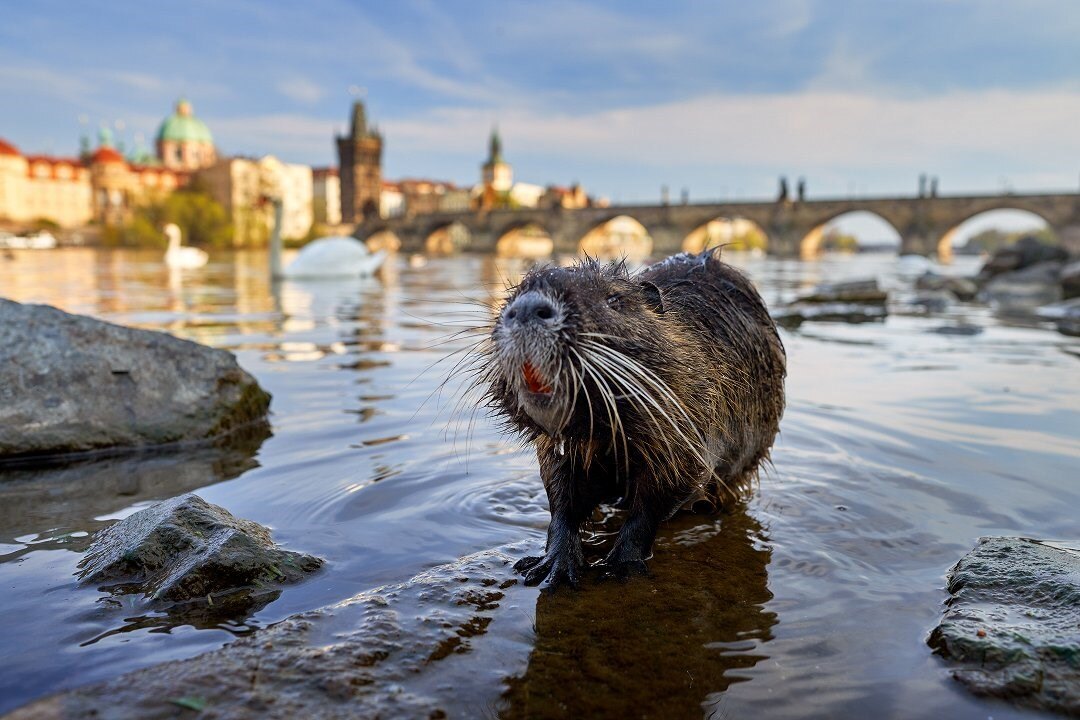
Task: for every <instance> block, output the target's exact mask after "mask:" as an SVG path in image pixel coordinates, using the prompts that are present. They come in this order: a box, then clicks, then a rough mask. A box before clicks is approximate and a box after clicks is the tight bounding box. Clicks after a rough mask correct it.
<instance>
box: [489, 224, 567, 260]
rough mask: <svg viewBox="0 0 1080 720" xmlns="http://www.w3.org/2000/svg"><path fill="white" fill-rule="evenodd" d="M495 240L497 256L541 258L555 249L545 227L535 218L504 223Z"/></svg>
mask: <svg viewBox="0 0 1080 720" xmlns="http://www.w3.org/2000/svg"><path fill="white" fill-rule="evenodd" d="M496 237H497V239H496V240H495V255H497V256H498V257H516V258H543V257H548V256H550V255H551V253H552V252H553V251H554V249H555V242H554V241H553V240H552V239H551V234H550V233H549V232H548V230H547V228H546V227H544V226H543V225H542V224H541V223H538V222H536V221H535V220H523V221H521V222H512V223H509V224H507V225H504V226H503V227H502V229H500V230H499V234H498V235H497V236H496Z"/></svg>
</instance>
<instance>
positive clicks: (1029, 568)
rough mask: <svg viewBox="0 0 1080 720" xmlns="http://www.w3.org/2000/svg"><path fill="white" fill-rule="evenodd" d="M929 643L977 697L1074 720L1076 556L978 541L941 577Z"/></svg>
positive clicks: (1078, 612)
mask: <svg viewBox="0 0 1080 720" xmlns="http://www.w3.org/2000/svg"><path fill="white" fill-rule="evenodd" d="M948 590H949V593H950V594H951V597H950V598H949V601H948V610H947V611H946V612H945V616H944V618H943V619H942V621H941V624H939V625H938V626H937V628H936V629H935V630H934V631H933V632H932V633H931V635H930V638H929V640H928V643H929V644H930V646H931V647H933V648H934V650H935V652H937V653H938V654H940V655H941V656H942V657H944V658H946V660H948V661H949V663H950V665H952V666H953V669H952V674H953V677H955V678H956V679H957V680H959V681H960V682H961V683H963V684H964V685H965V686H966V687H967V688H968V689H969V690H971V691H972V692H974V693H976V694H979V695H991V696H995V697H1000V698H1005V699H1008V700H1011V701H1013V702H1015V703H1017V704H1021V705H1025V706H1029V707H1035V708H1040V709H1045V710H1054V711H1057V712H1063V713H1066V714H1073V715H1076V714H1080V551H1077V550H1069V549H1065V548H1063V547H1057V546H1054V545H1049V544H1046V543H1042V542H1039V541H1036V540H1028V539H1026V538H1015V537H994V538H983V539H982V540H980V541H979V545H978V546H977V547H976V548H975V549H974V550H972V551H971V552H970V553H968V554H967V555H966V556H964V557H963V558H962V559H961V560H960V562H958V563H957V564H956V565H955V566H954V567H953V568H952V570H951V571H950V572H949V576H948Z"/></svg>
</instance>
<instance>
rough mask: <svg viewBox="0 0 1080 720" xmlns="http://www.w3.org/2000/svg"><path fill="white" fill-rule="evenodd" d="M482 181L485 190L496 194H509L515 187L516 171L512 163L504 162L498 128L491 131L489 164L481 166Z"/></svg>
mask: <svg viewBox="0 0 1080 720" xmlns="http://www.w3.org/2000/svg"><path fill="white" fill-rule="evenodd" d="M481 180H482V182H483V185H484V188H485V189H489V188H490V189H491V190H493V191H495V192H496V193H504V192H509V190H510V188H511V187H513V185H514V171H513V169H512V168H511V167H510V163H508V162H506V161H505V160H503V156H502V140H501V139H499V129H498V128H492V130H491V144H490V147H489V149H488V159H487V162H485V163H484V164H483V165H482V166H481Z"/></svg>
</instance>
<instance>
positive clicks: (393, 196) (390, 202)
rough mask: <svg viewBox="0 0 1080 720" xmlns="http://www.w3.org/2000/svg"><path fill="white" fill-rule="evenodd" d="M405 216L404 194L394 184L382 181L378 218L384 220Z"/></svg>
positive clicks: (399, 187)
mask: <svg viewBox="0 0 1080 720" xmlns="http://www.w3.org/2000/svg"><path fill="white" fill-rule="evenodd" d="M404 214H405V193H404V192H402V191H401V186H400V185H398V184H397V183H396V182H390V181H388V180H383V182H382V192H381V193H380V194H379V216H380V217H384V218H392V217H400V216H402V215H404Z"/></svg>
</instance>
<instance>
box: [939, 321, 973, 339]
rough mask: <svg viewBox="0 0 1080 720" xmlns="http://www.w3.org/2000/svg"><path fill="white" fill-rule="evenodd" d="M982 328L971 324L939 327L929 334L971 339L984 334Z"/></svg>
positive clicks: (962, 323)
mask: <svg viewBox="0 0 1080 720" xmlns="http://www.w3.org/2000/svg"><path fill="white" fill-rule="evenodd" d="M982 331H983V329H982V326H980V325H972V324H971V323H964V322H961V323H956V324H955V325H939V326H938V327H936V328H931V329H930V330H928V331H927V332H932V333H934V334H935V335H957V336H961V337H971V336H973V335H980V334H982Z"/></svg>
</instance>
